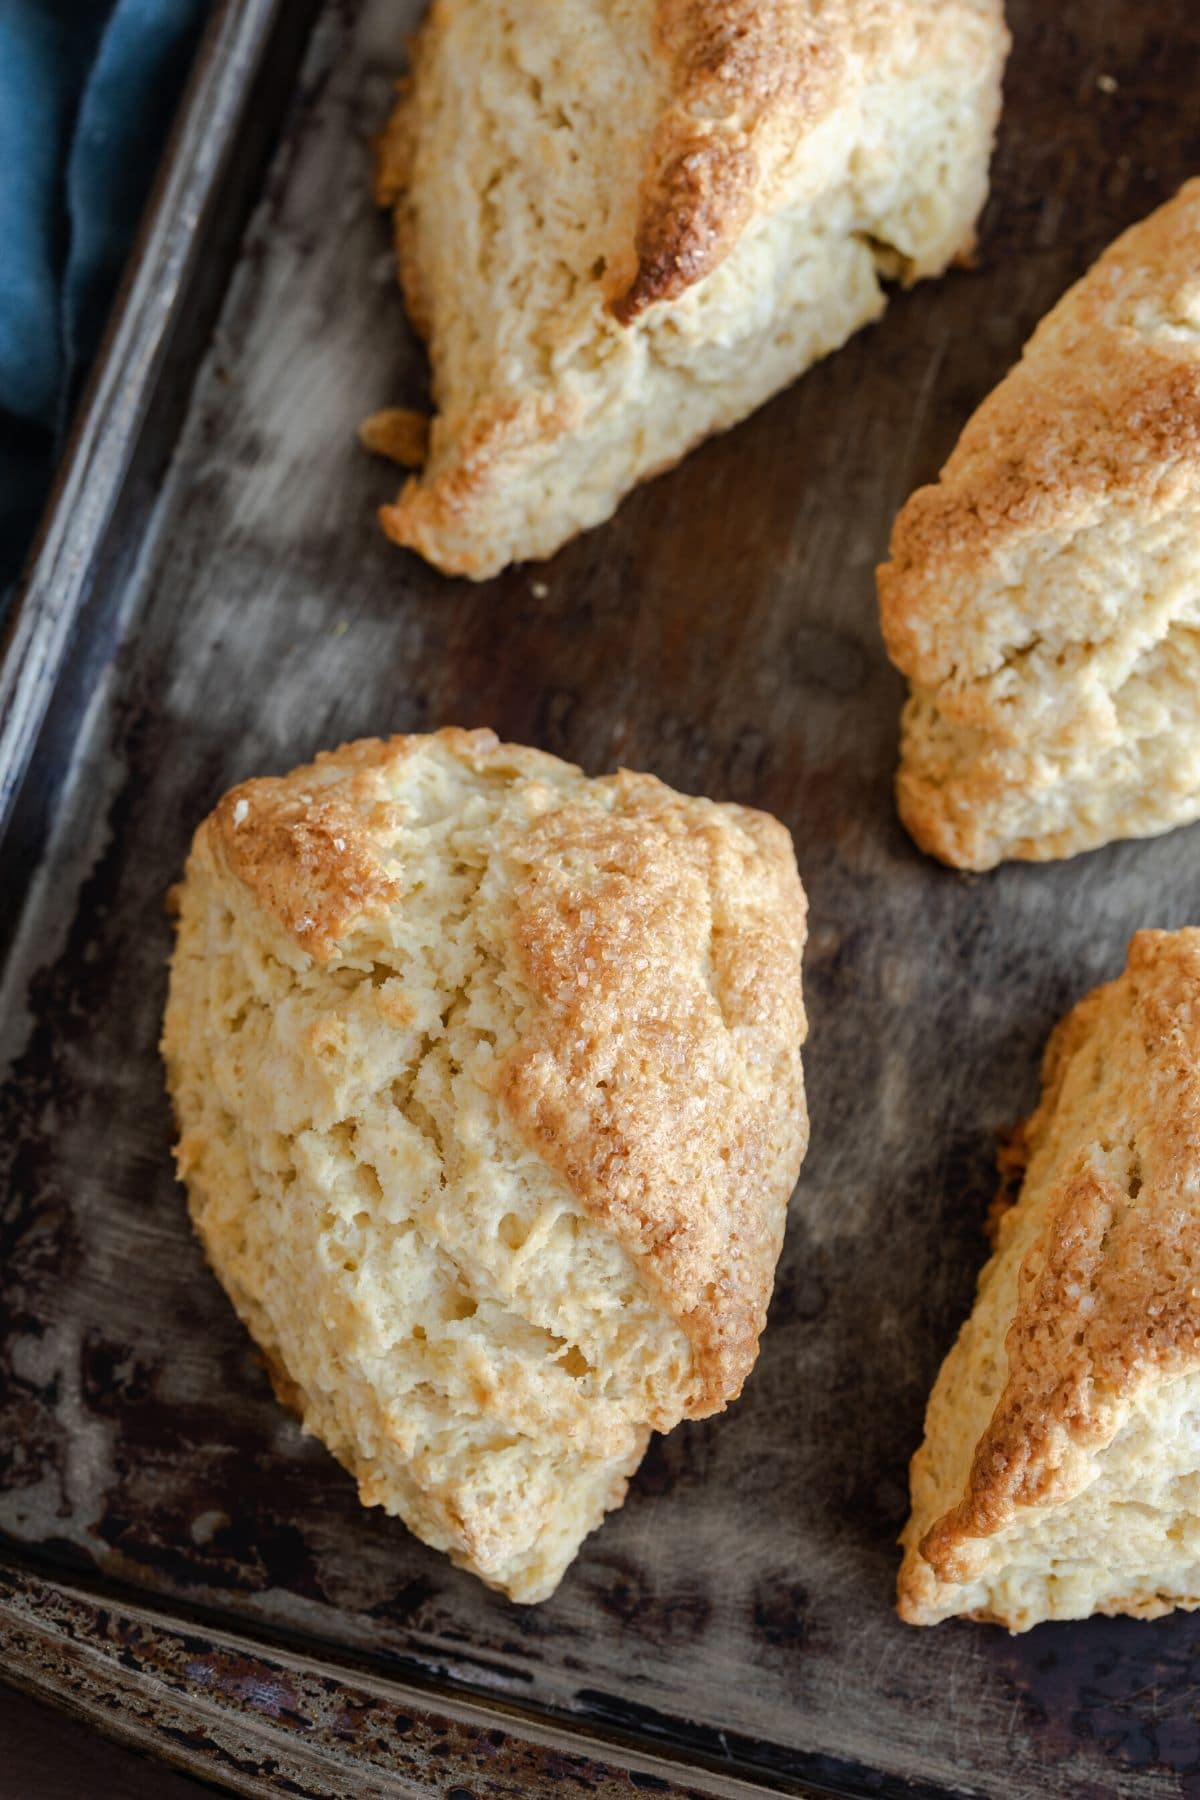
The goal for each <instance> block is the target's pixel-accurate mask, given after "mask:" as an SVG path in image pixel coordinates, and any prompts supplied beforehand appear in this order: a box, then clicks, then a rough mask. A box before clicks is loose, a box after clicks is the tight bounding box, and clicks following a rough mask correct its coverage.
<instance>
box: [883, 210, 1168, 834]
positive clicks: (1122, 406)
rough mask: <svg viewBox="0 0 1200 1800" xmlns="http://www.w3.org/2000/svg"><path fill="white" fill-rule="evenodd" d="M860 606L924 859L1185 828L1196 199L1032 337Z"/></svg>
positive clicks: (1160, 216) (903, 528) (1123, 252)
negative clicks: (883, 669) (896, 720)
mask: <svg viewBox="0 0 1200 1800" xmlns="http://www.w3.org/2000/svg"><path fill="white" fill-rule="evenodd" d="M879 586H880V598H881V601H882V607H883V628H884V636H885V638H886V640H887V646H888V650H889V652H890V654H891V657H892V660H893V661H894V662H895V663H896V665H897V666H898V667H899V668H900V669H901V670H902V671H903V672H904V674H905V675H907V676H908V678H909V681H910V683H911V685H912V695H911V698H910V700H909V702H908V705H907V707H906V709H905V714H904V725H903V745H902V760H901V766H900V774H899V781H898V795H899V803H900V811H901V814H902V816H903V818H904V822H905V824H906V825H907V826H908V828H909V830H910V831H911V832H912V834H913V836H914V837H915V838H916V840H917V842H918V843H919V844H920V845H921V846H922V847H923V848H924V849H926V850H931V851H932V852H933V853H934V855H935V856H940V857H942V858H943V859H944V860H945V861H946V862H949V863H954V864H956V865H957V866H958V867H960V868H967V869H986V868H990V867H992V865H993V864H995V863H998V862H1001V861H1003V860H1004V859H1005V858H1007V857H1023V858H1029V859H1033V860H1039V861H1040V860H1042V859H1044V858H1047V857H1055V856H1073V855H1074V854H1075V853H1076V852H1077V851H1080V850H1090V849H1092V848H1094V847H1095V846H1096V845H1097V844H1103V843H1106V842H1108V841H1109V840H1110V839H1112V838H1123V837H1144V836H1148V835H1150V834H1152V833H1154V832H1160V831H1166V830H1168V829H1169V828H1170V827H1171V826H1172V825H1180V824H1183V823H1185V822H1186V821H1188V820H1191V819H1195V818H1197V817H1200V181H1191V182H1189V183H1188V184H1187V186H1186V187H1184V188H1183V189H1182V190H1181V192H1180V193H1179V194H1178V195H1177V196H1176V198H1175V199H1174V200H1172V201H1171V202H1169V204H1168V205H1166V206H1164V207H1161V208H1160V209H1159V211H1158V212H1156V213H1152V214H1151V216H1150V217H1149V218H1148V219H1146V220H1144V221H1143V222H1142V223H1141V224H1140V225H1135V226H1134V227H1133V229H1132V230H1131V231H1127V232H1126V233H1125V235H1124V237H1121V238H1118V240H1117V242H1116V243H1115V244H1113V245H1112V246H1111V248H1110V249H1109V250H1107V251H1106V252H1105V254H1104V255H1103V256H1102V257H1101V258H1100V261H1099V262H1098V263H1097V264H1096V265H1095V267H1094V268H1093V269H1092V270H1091V271H1090V272H1089V273H1088V274H1087V275H1086V276H1085V277H1084V278H1083V280H1082V281H1081V282H1079V283H1078V285H1077V286H1075V287H1073V288H1072V289H1071V290H1070V292H1069V293H1068V294H1067V295H1066V296H1065V298H1064V299H1062V300H1061V301H1060V302H1059V304H1058V305H1057V306H1056V307H1055V309H1054V311H1053V312H1052V313H1050V314H1049V316H1048V317H1047V318H1046V319H1044V320H1043V322H1042V324H1041V325H1040V326H1039V327H1038V329H1037V331H1036V332H1035V334H1034V336H1033V338H1032V339H1031V341H1030V343H1029V345H1028V347H1027V348H1026V351H1025V355H1024V357H1023V359H1022V361H1021V362H1020V363H1019V364H1018V365H1017V367H1016V368H1015V369H1014V370H1013V371H1012V373H1011V374H1010V375H1008V376H1007V377H1006V378H1005V380H1004V381H1002V382H1001V384H1000V386H999V387H998V388H997V389H996V390H995V392H994V393H993V394H991V395H990V397H989V398H988V399H987V400H985V401H984V403H983V405H982V406H981V407H980V408H979V411H978V412H977V413H976V414H975V416H974V418H973V419H972V420H971V421H970V423H969V424H968V425H967V428H966V430H965V431H964V432H963V434H962V437H961V438H960V439H959V443H958V447H957V448H956V450H955V451H954V454H953V455H952V456H951V458H950V460H949V462H948V463H947V464H946V467H945V468H944V469H943V471H942V475H941V479H940V481H939V482H938V484H937V486H936V487H928V488H921V489H920V490H919V491H918V492H917V493H915V494H914V495H913V497H912V498H911V500H909V502H908V504H907V505H906V506H905V508H904V510H903V511H902V512H901V514H900V516H899V519H898V520H897V522H896V528H895V532H894V535H893V538H892V548H891V561H890V562H889V563H888V564H887V565H886V566H885V567H884V568H882V569H881V570H880V572H879Z"/></svg>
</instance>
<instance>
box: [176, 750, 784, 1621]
mask: <svg viewBox="0 0 1200 1800" xmlns="http://www.w3.org/2000/svg"><path fill="white" fill-rule="evenodd" d="M177 897H178V913H179V928H178V942H177V947H176V950H175V956H174V961H173V965H172V971H171V986H170V997H169V1002H168V1006H167V1016H166V1028H165V1034H164V1040H163V1048H164V1053H165V1056H166V1062H167V1071H168V1080H169V1085H170V1088H171V1093H172V1096H173V1098H174V1102H175V1109H176V1115H177V1118H178V1123H179V1129H180V1141H179V1146H178V1152H177V1155H178V1164H179V1170H180V1174H181V1176H182V1177H183V1179H184V1180H185V1182H186V1183H187V1187H188V1193H189V1200H190V1205H191V1211H192V1217H193V1220H194V1223H195V1225H196V1228H197V1230H198V1232H199V1234H200V1236H201V1238H202V1239H203V1241H204V1245H205V1248H206V1249H207V1251H208V1255H209V1258H210V1260H211V1262H212V1265H213V1267H214V1269H215V1270H216V1272H217V1274H218V1275H219V1276H220V1278H221V1280H222V1282H223V1283H224V1285H225V1287H226V1289H227V1290H228V1292H229V1295H230V1297H231V1299H232V1300H233V1302H234V1305H235V1306H236V1307H237V1309H238V1311H239V1313H240V1314H241V1316H242V1318H243V1320H244V1321H245V1323H246V1324H247V1325H248V1326H249V1328H250V1330H251V1332H252V1333H253V1334H254V1336H255V1337H256V1338H257V1340H258V1342H259V1344H260V1345H261V1347H262V1349H263V1350H264V1352H265V1353H266V1356H267V1358H268V1361H269V1363H270V1365H271V1367H272V1369H273V1371H274V1373H275V1375H276V1378H277V1385H278V1387H279V1391H280V1393H281V1397H283V1398H285V1399H287V1400H289V1401H290V1402H291V1403H292V1404H293V1405H294V1406H295V1407H296V1408H297V1410H298V1411H299V1412H300V1413H301V1415H302V1417H303V1419H304V1423H305V1425H306V1426H307V1428H308V1429H309V1430H311V1431H313V1432H315V1433H316V1434H317V1435H318V1436H319V1437H321V1438H322V1439H323V1440H324V1442H325V1443H326V1444H328V1446H329V1448H330V1449H331V1450H332V1451H333V1452H334V1454H335V1455H337V1456H338V1457H340V1459H341V1460H342V1461H343V1462H344V1463H345V1464H346V1465H347V1466H348V1467H349V1468H350V1469H351V1470H352V1471H353V1473H354V1474H355V1475H356V1476H357V1477H358V1481H359V1487H360V1492H361V1495H362V1498H363V1500H364V1501H366V1502H368V1503H372V1504H379V1505H382V1506H384V1507H385V1508H386V1509H387V1510H388V1511H389V1512H393V1513H398V1514H399V1515H400V1517H401V1518H403V1519H404V1520H405V1522H406V1523H407V1524H408V1525H409V1526H410V1527H411V1529H412V1530H413V1531H415V1532H416V1533H417V1534H418V1536H420V1537H422V1538H424V1539H425V1540H426V1542H428V1543H430V1544H433V1545H435V1546H436V1547H437V1548H438V1549H440V1550H445V1551H448V1552H449V1554H450V1556H451V1557H452V1558H453V1560H454V1561H455V1562H457V1563H460V1564H462V1565H463V1566H464V1567H465V1568H468V1569H471V1570H473V1571H474V1572H475V1573H476V1574H478V1575H480V1576H482V1577H483V1579H484V1580H485V1581H487V1582H489V1583H491V1584H492V1585H494V1586H496V1587H499V1588H502V1589H503V1590H504V1591H505V1592H506V1593H508V1594H511V1595H512V1597H513V1598H514V1599H518V1600H539V1599H543V1598H544V1597H545V1596H546V1595H547V1594H549V1593H550V1592H551V1591H552V1590H553V1588H554V1587H555V1586H556V1584H557V1583H558V1581H559V1578H560V1577H561V1575H562V1573H563V1571H564V1569H565V1568H566V1566H567V1564H568V1563H569V1562H570V1560H571V1558H572V1557H573V1556H574V1555H575V1552H576V1551H577V1549H578V1548H579V1544H580V1541H581V1539H582V1538H583V1536H584V1535H585V1533H586V1532H588V1531H590V1530H592V1528H593V1527H594V1526H596V1525H598V1524H599V1523H600V1520H601V1518H602V1517H603V1514H604V1512H605V1510H606V1509H607V1508H609V1507H614V1506H619V1505H620V1503H621V1501H622V1499H623V1498H624V1494H625V1487H626V1481H627V1478H628V1477H629V1476H630V1475H631V1474H632V1473H633V1471H634V1469H636V1467H637V1465H638V1462H639V1460H640V1458H641V1456H642V1452H643V1450H644V1449H645V1447H646V1443H647V1440H648V1438H649V1435H650V1432H651V1431H652V1430H655V1431H669V1430H670V1429H671V1427H672V1426H673V1425H675V1424H676V1423H678V1421H679V1420H680V1419H683V1418H698V1417H702V1416H704V1415H705V1414H708V1413H712V1412H717V1411H719V1410H720V1409H721V1408H722V1407H723V1406H724V1405H725V1404H726V1402H727V1401H729V1400H731V1399H733V1398H734V1397H735V1396H736V1395H737V1393H738V1392H739V1390H740V1388H741V1386H742V1383H743V1381H744V1380H745V1377H746V1375H747V1373H748V1371H749V1370H750V1368H751V1366H752V1365H753V1362H754V1359H755V1356H756V1354H757V1346H758V1336H759V1332H760V1331H761V1329H762V1326H763V1322H764V1319H765V1316H766V1309H767V1302H768V1299H769V1297H770V1293H771V1285H772V1280H773V1276H774V1270H775V1263H776V1259H777V1257H778V1254H779V1248H780V1243H781V1240H782V1235H783V1225H784V1214H785V1210H786V1206H787V1201H788V1197H789V1195H790V1193H791V1191H792V1187H793V1185H794V1183H795V1180H796V1176H797V1174H798V1172H799V1168H800V1161H801V1158H802V1156H803V1153H804V1147H805V1143H806V1140H807V1130H808V1124H807V1114H806V1112H805V1105H804V1088H803V1082H802V1077H801V1067H800V1046H801V1042H802V1039H803V1037H804V1029H805V1024H804V1009H803V1005H802V1001H801V990H800V957H801V950H802V947H803V942H804V929H805V924H804V921H805V902H804V895H803V892H802V890H801V887H800V882H799V879H798V877H797V874H796V865H795V861H794V859H793V856H792V850H791V844H790V841H789V838H788V835H787V832H786V831H785V830H784V829H783V827H782V826H781V825H779V824H777V823H776V822H775V821H774V820H773V819H770V818H767V817H766V816H765V815H764V814H762V813H757V812H751V811H748V810H747V809H745V808H743V807H738V806H719V805H714V804H713V803H712V802H710V801H707V800H700V799H690V798H687V797H685V796H682V795H679V794H676V793H673V792H672V791H671V790H670V789H669V788H666V787H664V786H663V785H662V783H661V782H658V781H656V780H654V779H653V778H652V777H651V776H645V775H630V774H625V773H622V774H620V775H616V776H613V777H611V778H609V779H606V780H588V779H586V778H585V777H584V776H583V775H582V774H581V773H580V772H579V770H578V769H575V768H572V767H570V766H569V765H568V764H566V763H562V762H559V761H558V760H557V759H556V758H554V757H551V756H544V755H541V754H539V753H538V752H536V751H533V750H524V749H514V748H512V747H511V746H507V745H503V744H500V743H499V742H498V741H497V740H496V738H495V737H494V736H493V735H492V733H491V732H486V731H477V732H462V731H442V732H439V733H437V734H436V736H433V737H408V738H404V737H401V738H393V739H391V740H390V742H379V741H377V740H368V741H365V742H362V743H357V744H350V745H347V746H346V747H345V748H344V749H341V750H338V751H335V752H333V753H332V754H330V755H326V756H322V757H320V758H318V760H317V761H316V762H315V763H313V764H312V765H311V766H310V767H307V768H302V769H298V770H296V771H295V773H293V774H291V775H289V776H286V777H285V778H283V779H280V780H259V781H248V782H246V783H244V784H243V785H242V786H241V787H238V788H235V789H234V790H233V791H232V792H231V793H229V794H227V795H226V796H225V798H224V799H223V800H222V801H221V803H220V805H219V806H218V807H217V809H216V811H215V812H214V813H213V814H212V816H211V817H210V818H209V819H207V820H206V821H205V823H204V824H203V825H202V826H201V827H200V830H199V831H198V833H197V835H196V839H195V842H194V845H193V848H192V853H191V857H190V859H189V862H188V866H187V873H186V876H185V878H184V881H183V883H182V885H181V887H180V888H179V890H178V891H177Z"/></svg>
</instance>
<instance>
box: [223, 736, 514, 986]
mask: <svg viewBox="0 0 1200 1800" xmlns="http://www.w3.org/2000/svg"><path fill="white" fill-rule="evenodd" d="M438 735H439V737H441V738H442V739H443V740H444V741H445V742H446V743H447V745H448V746H449V747H450V748H452V750H453V752H454V753H455V754H460V755H463V756H465V757H470V756H472V755H479V754H486V753H487V752H488V751H489V750H491V749H493V748H495V747H496V746H497V743H498V740H497V739H496V737H495V735H494V733H492V732H490V731H457V730H448V731H445V732H441V733H439V734H438ZM426 741H427V740H426V739H424V738H421V737H393V738H389V739H382V738H362V739H360V740H359V741H358V742H357V743H353V744H344V745H342V747H341V748H340V749H338V750H332V751H323V752H322V753H321V754H320V755H319V756H318V757H317V758H316V760H315V762H312V763H309V764H307V765H305V766H304V767H303V768H299V769H295V770H293V772H292V773H291V774H290V775H284V776H264V777H260V778H258V779H255V780H253V781H243V782H241V783H240V784H239V785H238V786H237V787H235V788H231V789H230V791H229V792H228V793H227V794H226V795H225V796H224V798H223V799H221V800H220V801H219V802H218V804H217V806H216V808H215V810H214V811H213V812H212V813H211V814H210V816H209V817H208V818H207V819H206V820H205V821H204V823H203V825H201V827H200V829H199V831H198V832H197V834H196V843H197V847H198V848H200V849H202V850H206V851H207V852H208V853H210V854H211V855H212V856H213V857H214V859H215V860H216V861H217V862H218V863H220V864H221V865H223V866H224V867H225V868H226V869H227V870H228V871H229V873H230V874H231V875H233V876H234V877H235V878H236V879H237V880H238V881H239V882H241V883H242V885H243V886H244V887H246V888H248V889H249V891H250V892H251V893H252V894H253V896H254V898H255V900H256V901H257V902H258V904H259V905H260V906H261V907H262V908H263V910H264V912H266V913H268V914H269V915H270V917H271V918H272V919H273V920H274V921H275V923H276V925H277V926H279V927H280V929H281V930H283V931H285V932H287V933H288V934H289V935H290V936H291V937H293V938H294V939H295V941H296V942H297V944H298V945H299V946H300V947H301V949H302V950H305V951H306V952H307V953H308V955H310V956H311V957H313V958H314V960H315V961H317V962H328V961H329V960H330V958H331V957H333V956H335V955H336V954H337V951H338V947H339V945H340V943H341V940H342V939H343V938H344V937H345V936H346V934H347V932H348V931H349V930H350V929H351V928H352V927H353V925H354V924H355V923H356V921H357V920H359V919H361V918H364V917H367V916H369V915H371V914H372V913H378V912H382V911H383V910H384V909H385V908H386V907H387V906H388V905H390V903H391V901H392V900H393V899H394V898H395V895H396V885H395V883H394V882H393V881H392V880H391V879H390V878H389V876H388V875H387V873H386V871H385V870H384V869H383V867H382V866H381V863H380V860H379V855H378V851H377V849H376V846H375V837H376V834H377V833H378V832H379V831H381V830H386V829H387V827H388V824H389V822H390V819H391V816H392V807H391V805H390V803H389V802H388V800H387V798H386V795H385V794H384V792H383V790H382V787H381V785H380V783H379V781H378V780H377V774H378V771H379V769H380V768H381V767H382V766H384V765H386V764H389V763H392V762H396V761H398V760H400V759H401V758H403V757H405V756H410V755H412V753H413V752H414V750H416V749H417V748H418V747H419V746H420V745H421V744H422V743H424V742H426Z"/></svg>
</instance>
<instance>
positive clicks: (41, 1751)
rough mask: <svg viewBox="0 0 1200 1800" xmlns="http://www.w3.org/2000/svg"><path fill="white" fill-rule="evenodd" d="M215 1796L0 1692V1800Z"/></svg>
mask: <svg viewBox="0 0 1200 1800" xmlns="http://www.w3.org/2000/svg"><path fill="white" fill-rule="evenodd" d="M216 1792H217V1789H216V1788H213V1787H209V1785H208V1783H207V1782H205V1781H193V1780H192V1779H191V1777H190V1776H187V1775H177V1774H176V1773H175V1772H174V1770H172V1769H168V1768H166V1767H165V1766H164V1765H163V1764H162V1763H160V1762H151V1761H150V1760H149V1759H148V1758H146V1757H144V1756H138V1755H137V1754H136V1752H135V1751H133V1750H126V1749H124V1748H123V1747H122V1746H121V1745H120V1744H114V1743H111V1742H110V1741H109V1740H108V1738H103V1737H101V1736H100V1735H99V1734H98V1733H97V1732H95V1731H93V1730H92V1728H91V1727H90V1726H88V1725H85V1724H83V1723H82V1721H81V1720H79V1719H72V1718H68V1717H67V1715H66V1714H65V1713H61V1712H56V1711H55V1710H54V1708H53V1707H50V1706H44V1705H42V1704H41V1703H40V1702H38V1701H36V1700H31V1699H30V1698H29V1696H28V1695H27V1694H21V1693H18V1692H17V1690H16V1689H15V1688H10V1687H0V1800H30V1797H31V1796H36V1800H80V1796H81V1795H86V1796H87V1800H202V1796H204V1795H205V1794H215V1793H216Z"/></svg>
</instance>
